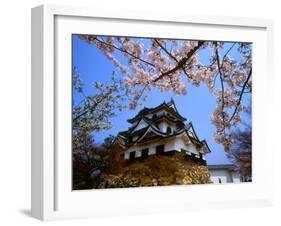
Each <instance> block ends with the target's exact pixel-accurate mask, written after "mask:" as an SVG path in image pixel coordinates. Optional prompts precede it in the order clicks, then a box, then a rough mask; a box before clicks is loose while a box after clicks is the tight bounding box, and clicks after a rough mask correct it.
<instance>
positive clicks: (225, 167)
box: [208, 164, 235, 170]
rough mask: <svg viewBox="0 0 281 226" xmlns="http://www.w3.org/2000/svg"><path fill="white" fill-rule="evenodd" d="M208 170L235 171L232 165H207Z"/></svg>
mask: <svg viewBox="0 0 281 226" xmlns="http://www.w3.org/2000/svg"><path fill="white" fill-rule="evenodd" d="M208 168H209V169H230V170H233V169H235V165H234V164H216V165H208Z"/></svg>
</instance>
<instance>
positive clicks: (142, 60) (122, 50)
mask: <svg viewBox="0 0 281 226" xmlns="http://www.w3.org/2000/svg"><path fill="white" fill-rule="evenodd" d="M94 40H96V41H98V42H99V43H101V44H102V45H107V46H109V47H112V48H114V49H116V50H119V51H121V52H123V53H126V54H128V55H129V56H131V57H133V58H134V59H137V60H139V61H141V62H143V63H145V64H148V65H150V66H152V67H155V65H154V64H153V63H150V62H148V61H146V60H144V59H141V58H139V57H137V56H135V55H134V54H132V53H130V52H128V51H126V50H124V49H122V48H119V47H117V46H115V45H112V44H110V43H107V42H105V41H102V40H100V39H98V38H94Z"/></svg>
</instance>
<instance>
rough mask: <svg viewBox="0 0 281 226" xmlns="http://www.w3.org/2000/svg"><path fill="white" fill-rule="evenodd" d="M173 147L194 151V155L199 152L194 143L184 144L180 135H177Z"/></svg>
mask: <svg viewBox="0 0 281 226" xmlns="http://www.w3.org/2000/svg"><path fill="white" fill-rule="evenodd" d="M175 149H176V150H178V151H180V150H181V149H184V150H187V151H189V152H191V153H194V154H196V155H198V154H199V152H198V150H197V148H196V147H195V145H194V144H192V143H190V144H186V142H185V141H184V140H183V138H182V137H177V138H176V140H175Z"/></svg>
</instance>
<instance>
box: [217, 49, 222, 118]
mask: <svg viewBox="0 0 281 226" xmlns="http://www.w3.org/2000/svg"><path fill="white" fill-rule="evenodd" d="M216 58H217V65H218V71H219V75H220V81H221V96H222V97H221V98H222V113H223V110H224V84H223V77H222V76H223V74H222V71H221V65H220V57H219V52H218V48H217V45H216ZM223 119H224V115H223Z"/></svg>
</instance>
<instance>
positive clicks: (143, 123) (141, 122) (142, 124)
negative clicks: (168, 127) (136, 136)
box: [134, 120, 148, 131]
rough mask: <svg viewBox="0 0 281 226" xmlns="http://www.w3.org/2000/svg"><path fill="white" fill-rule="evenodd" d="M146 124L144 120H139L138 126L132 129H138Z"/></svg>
mask: <svg viewBox="0 0 281 226" xmlns="http://www.w3.org/2000/svg"><path fill="white" fill-rule="evenodd" d="M147 126H148V124H147V123H146V122H145V121H144V120H141V121H140V122H139V124H138V126H137V127H136V128H135V129H134V131H137V130H140V129H142V128H145V127H147Z"/></svg>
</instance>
